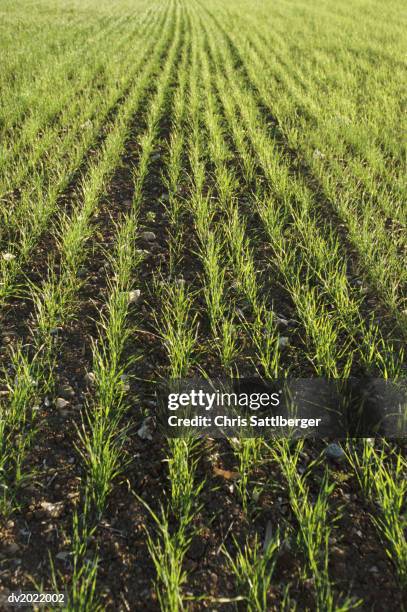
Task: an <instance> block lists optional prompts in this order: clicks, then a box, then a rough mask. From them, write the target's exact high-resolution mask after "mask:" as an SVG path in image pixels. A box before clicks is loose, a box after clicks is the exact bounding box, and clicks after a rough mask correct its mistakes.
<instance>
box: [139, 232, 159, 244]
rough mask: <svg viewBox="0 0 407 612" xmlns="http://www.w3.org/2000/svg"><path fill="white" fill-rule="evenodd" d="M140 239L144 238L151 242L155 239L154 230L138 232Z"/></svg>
mask: <svg viewBox="0 0 407 612" xmlns="http://www.w3.org/2000/svg"><path fill="white" fill-rule="evenodd" d="M140 238H141V240H145V241H146V242H153V241H154V240H155V239H156V235H155V234H154V232H142V233H141V234H140Z"/></svg>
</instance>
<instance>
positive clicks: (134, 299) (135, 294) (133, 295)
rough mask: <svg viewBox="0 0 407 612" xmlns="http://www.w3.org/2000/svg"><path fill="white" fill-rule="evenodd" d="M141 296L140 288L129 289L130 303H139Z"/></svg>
mask: <svg viewBox="0 0 407 612" xmlns="http://www.w3.org/2000/svg"><path fill="white" fill-rule="evenodd" d="M140 297H141V291H140V289H133V290H132V291H129V304H137V303H138V302H139V301H140Z"/></svg>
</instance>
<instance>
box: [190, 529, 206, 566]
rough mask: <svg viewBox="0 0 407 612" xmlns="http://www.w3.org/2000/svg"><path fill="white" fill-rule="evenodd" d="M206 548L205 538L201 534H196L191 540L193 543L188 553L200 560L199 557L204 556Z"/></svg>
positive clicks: (194, 558) (191, 557) (195, 559)
mask: <svg viewBox="0 0 407 612" xmlns="http://www.w3.org/2000/svg"><path fill="white" fill-rule="evenodd" d="M205 549H206V543H205V540H204V539H203V538H202V537H201V536H198V535H196V536H194V537H193V538H192V540H191V545H190V547H189V549H188V552H187V555H188V557H189V558H190V559H193V560H194V561H198V559H200V558H201V557H203V556H204V554H205Z"/></svg>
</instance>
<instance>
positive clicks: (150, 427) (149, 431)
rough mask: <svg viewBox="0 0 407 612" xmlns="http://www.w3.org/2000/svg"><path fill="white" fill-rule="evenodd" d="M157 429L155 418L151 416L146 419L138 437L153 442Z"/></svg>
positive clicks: (138, 432)
mask: <svg viewBox="0 0 407 612" xmlns="http://www.w3.org/2000/svg"><path fill="white" fill-rule="evenodd" d="M156 427H157V424H156V422H155V418H154V417H152V416H149V417H147V418H146V419H144V421H143V423H142V425H141V427H140V429H139V430H138V431H137V435H138V436H139V438H141V439H142V440H152V439H153V434H154V432H155V430H156Z"/></svg>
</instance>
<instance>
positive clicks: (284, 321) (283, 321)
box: [276, 317, 288, 329]
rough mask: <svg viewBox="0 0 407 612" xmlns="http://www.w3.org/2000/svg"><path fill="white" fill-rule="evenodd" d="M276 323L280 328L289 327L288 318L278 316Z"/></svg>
mask: <svg viewBox="0 0 407 612" xmlns="http://www.w3.org/2000/svg"><path fill="white" fill-rule="evenodd" d="M276 325H277V328H278V329H285V328H286V327H288V321H287V319H282V318H281V317H276Z"/></svg>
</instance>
